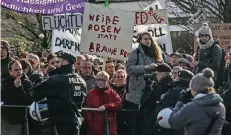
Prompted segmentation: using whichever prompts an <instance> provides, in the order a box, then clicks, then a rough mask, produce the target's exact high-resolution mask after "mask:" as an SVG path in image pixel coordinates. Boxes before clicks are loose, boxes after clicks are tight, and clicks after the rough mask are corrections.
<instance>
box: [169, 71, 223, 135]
mask: <svg viewBox="0 0 231 136" xmlns="http://www.w3.org/2000/svg"><path fill="white" fill-rule="evenodd" d="M213 76H214V72H213V71H212V70H211V69H209V68H206V69H204V70H203V73H199V74H197V75H196V76H194V77H193V78H192V80H191V81H190V85H189V89H190V91H186V92H185V93H182V94H181V97H180V101H178V102H177V104H176V106H175V108H174V110H173V112H172V113H171V115H170V118H169V124H170V126H171V127H172V128H174V129H179V128H183V127H184V130H185V132H184V133H185V134H186V135H220V134H221V130H222V127H223V125H224V122H225V107H224V105H223V104H222V98H221V97H220V95H218V94H217V93H216V92H215V89H214V81H213ZM192 96H193V97H194V98H193V99H192V102H190V101H191V98H192Z"/></svg>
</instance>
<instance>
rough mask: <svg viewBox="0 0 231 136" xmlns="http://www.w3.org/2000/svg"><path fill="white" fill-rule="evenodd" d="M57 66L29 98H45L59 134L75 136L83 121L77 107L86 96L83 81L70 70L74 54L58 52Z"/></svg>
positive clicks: (51, 118) (55, 130) (56, 131)
mask: <svg viewBox="0 0 231 136" xmlns="http://www.w3.org/2000/svg"><path fill="white" fill-rule="evenodd" d="M56 54H57V57H58V58H59V64H58V67H57V68H56V69H55V70H54V71H53V72H52V73H53V74H52V75H53V76H50V77H49V78H48V79H47V80H45V81H43V82H42V83H40V85H38V86H37V87H35V89H34V92H33V95H32V98H33V99H34V100H35V101H40V100H41V99H43V98H46V99H47V105H48V113H49V116H50V122H51V123H52V124H53V126H54V133H55V134H58V135H77V134H79V126H80V125H81V124H82V123H81V120H80V119H79V117H81V115H80V113H79V112H78V109H81V107H82V104H83V101H84V97H85V96H86V83H85V81H84V80H83V79H82V78H81V76H79V75H78V74H76V73H73V64H74V61H75V57H74V56H72V55H71V54H68V53H65V52H62V51H59V52H57V53H56Z"/></svg>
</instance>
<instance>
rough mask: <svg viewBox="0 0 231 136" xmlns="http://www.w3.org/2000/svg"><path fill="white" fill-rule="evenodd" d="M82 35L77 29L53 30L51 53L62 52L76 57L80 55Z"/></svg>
mask: <svg viewBox="0 0 231 136" xmlns="http://www.w3.org/2000/svg"><path fill="white" fill-rule="evenodd" d="M80 40H81V39H80V34H79V32H78V30H76V29H69V30H68V29H59V30H53V33H52V46H51V51H52V52H57V51H59V50H62V51H64V52H69V53H71V54H72V55H74V56H77V55H79V54H80V53H79V46H80Z"/></svg>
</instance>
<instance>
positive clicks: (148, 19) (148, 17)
mask: <svg viewBox="0 0 231 136" xmlns="http://www.w3.org/2000/svg"><path fill="white" fill-rule="evenodd" d="M135 24H136V25H144V24H168V17H167V10H166V9H160V10H148V11H138V12H136V13H135Z"/></svg>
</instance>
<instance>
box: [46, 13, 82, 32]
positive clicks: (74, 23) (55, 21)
mask: <svg viewBox="0 0 231 136" xmlns="http://www.w3.org/2000/svg"><path fill="white" fill-rule="evenodd" d="M82 24H83V15H82V14H81V13H75V14H66V15H54V16H43V17H42V25H43V30H52V29H73V28H79V27H81V26H82Z"/></svg>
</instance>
